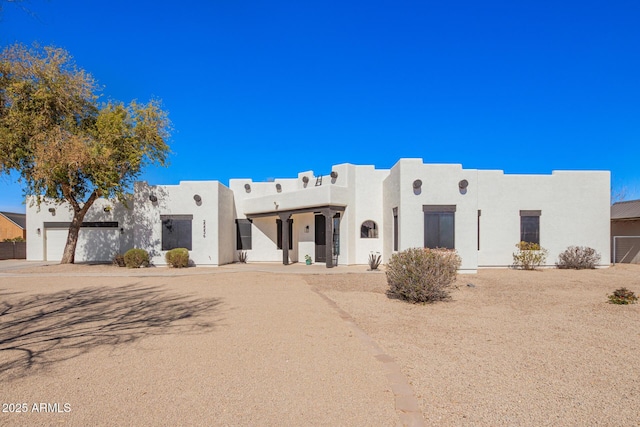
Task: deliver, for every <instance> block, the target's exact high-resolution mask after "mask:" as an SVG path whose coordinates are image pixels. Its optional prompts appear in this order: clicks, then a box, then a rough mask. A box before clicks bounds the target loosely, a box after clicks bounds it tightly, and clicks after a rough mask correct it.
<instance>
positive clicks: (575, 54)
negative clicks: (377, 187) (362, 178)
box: [0, 0, 640, 212]
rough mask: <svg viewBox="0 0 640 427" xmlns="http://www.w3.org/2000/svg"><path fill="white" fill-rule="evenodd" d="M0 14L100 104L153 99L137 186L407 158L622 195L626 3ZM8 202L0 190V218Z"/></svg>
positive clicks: (628, 96) (626, 147)
mask: <svg viewBox="0 0 640 427" xmlns="http://www.w3.org/2000/svg"><path fill="white" fill-rule="evenodd" d="M2 4H3V5H4V7H3V12H2V16H1V21H0V45H2V46H6V45H8V44H11V43H14V42H16V41H18V42H22V43H27V44H30V43H32V42H34V41H37V42H39V43H40V44H43V45H49V44H53V45H56V46H59V47H63V48H65V49H67V50H68V51H69V52H70V53H71V54H72V55H73V56H74V58H75V60H76V62H77V64H78V65H79V66H80V67H82V68H84V69H86V70H87V71H89V72H90V73H92V74H93V76H94V77H95V78H96V79H97V80H98V82H99V83H100V84H101V85H102V86H103V87H104V91H103V100H105V101H106V100H108V99H115V100H120V101H124V102H128V101H130V100H132V99H138V100H140V101H145V102H146V101H148V100H149V99H150V98H152V97H155V98H160V99H162V101H163V106H164V108H165V109H166V110H168V111H169V116H170V118H171V120H172V123H173V128H174V131H173V134H172V138H171V140H170V145H171V149H172V155H171V156H170V165H169V167H168V168H149V169H147V170H146V171H145V173H144V174H143V176H142V177H141V179H144V180H147V181H149V182H150V183H152V184H176V183H178V182H179V181H180V180H220V181H222V182H223V183H225V184H226V183H227V182H228V180H229V178H253V179H254V180H257V181H262V180H267V179H268V178H271V177H293V176H296V174H297V173H298V172H299V171H304V170H313V171H315V172H316V174H318V175H321V174H327V173H329V172H330V170H331V165H333V164H337V163H345V162H348V163H354V164H374V165H376V166H377V167H379V168H389V167H391V166H392V165H393V164H394V163H395V162H396V161H397V160H398V159H399V158H401V157H420V158H423V159H424V160H425V162H428V163H460V164H462V165H463V167H465V168H477V169H502V170H504V171H505V172H507V173H544V174H547V173H550V172H551V171H552V170H558V169H568V170H575V169H588V170H592V169H596V170H610V171H611V173H612V186H613V188H614V190H615V191H620V190H622V189H625V190H626V195H627V198H640V167H639V166H640V25H638V22H640V2H638V1H637V0H629V1H618V0H608V1H604V0H603V1H591V0H583V1H579V2H578V1H562V0H556V1H547V0H535V1H534V0H531V1H529V0H523V1H513V0H504V1H502V0H500V1H494V0H483V1H482V2H479V1H471V0H458V1H456V0H452V1H446V2H442V1H430V0H424V1H402V0H394V1H376V0H368V1H349V0H341V1H322V2H318V1H314V2H311V1H275V0H270V1H252V0H247V1H242V2H240V1H217V0H212V1H207V2H204V1H202V2H175V1H171V2H165V1H126V2H125V1H120V0H113V1H109V2H92V1H63V0H29V1H27V2H25V3H23V5H24V6H25V7H27V8H28V9H29V11H30V12H32V14H34V15H36V16H35V17H34V16H32V14H28V13H25V12H24V11H23V10H22V9H20V8H19V7H17V6H15V5H13V4H7V3H4V2H2ZM14 178H15V177H14ZM22 200H23V197H22V190H21V187H20V186H19V184H17V183H16V182H15V180H14V179H11V178H5V177H3V178H0V210H3V211H6V210H8V211H16V212H24V210H25V206H24V204H22Z"/></svg>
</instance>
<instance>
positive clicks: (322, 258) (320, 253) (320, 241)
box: [315, 215, 327, 262]
mask: <svg viewBox="0 0 640 427" xmlns="http://www.w3.org/2000/svg"><path fill="white" fill-rule="evenodd" d="M326 232H327V231H326V223H325V218H324V215H316V239H315V240H316V262H327V239H326Z"/></svg>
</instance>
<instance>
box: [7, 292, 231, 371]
mask: <svg viewBox="0 0 640 427" xmlns="http://www.w3.org/2000/svg"><path fill="white" fill-rule="evenodd" d="M2 299H3V300H2V301H1V302H0V378H4V379H10V378H15V377H16V376H23V375H25V374H29V373H32V372H34V371H38V370H40V369H43V368H47V367H50V366H51V365H54V364H55V363H58V362H62V361H64V360H68V359H71V358H74V357H77V356H79V355H81V354H84V353H88V352H90V351H91V350H92V349H95V348H96V347H99V346H117V345H121V344H126V343H132V342H134V341H137V340H139V339H141V338H144V337H147V336H153V335H162V334H177V333H180V334H184V333H202V332H205V331H207V330H210V329H211V328H212V327H213V326H214V320H212V317H211V314H212V313H215V311H216V310H217V309H218V308H219V305H220V304H221V301H220V300H219V299H196V298H192V297H188V296H184V295H172V294H170V293H168V292H166V291H165V290H163V289H161V288H158V287H141V286H139V285H128V286H121V287H92V288H84V289H79V290H78V289H74V290H67V291H61V292H55V293H51V294H39V295H31V296H28V297H22V298H18V297H16V296H14V295H13V294H11V293H3V294H2ZM204 316H206V319H207V321H204V320H202V318H203V317H204Z"/></svg>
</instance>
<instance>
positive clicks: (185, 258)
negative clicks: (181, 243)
mask: <svg viewBox="0 0 640 427" xmlns="http://www.w3.org/2000/svg"><path fill="white" fill-rule="evenodd" d="M164 259H165V260H166V261H167V264H169V266H171V267H174V268H185V267H188V266H189V250H188V249H185V248H175V249H171V250H170V251H169V252H167V253H166V254H165V255H164Z"/></svg>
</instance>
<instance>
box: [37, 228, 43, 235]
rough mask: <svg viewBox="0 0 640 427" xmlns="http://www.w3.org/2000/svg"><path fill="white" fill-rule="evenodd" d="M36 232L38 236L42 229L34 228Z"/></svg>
mask: <svg viewBox="0 0 640 427" xmlns="http://www.w3.org/2000/svg"><path fill="white" fill-rule="evenodd" d="M36 233H37V234H38V236H40V235H41V234H42V230H40V229H39V228H38V229H36Z"/></svg>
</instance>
